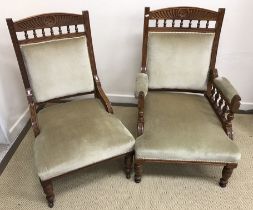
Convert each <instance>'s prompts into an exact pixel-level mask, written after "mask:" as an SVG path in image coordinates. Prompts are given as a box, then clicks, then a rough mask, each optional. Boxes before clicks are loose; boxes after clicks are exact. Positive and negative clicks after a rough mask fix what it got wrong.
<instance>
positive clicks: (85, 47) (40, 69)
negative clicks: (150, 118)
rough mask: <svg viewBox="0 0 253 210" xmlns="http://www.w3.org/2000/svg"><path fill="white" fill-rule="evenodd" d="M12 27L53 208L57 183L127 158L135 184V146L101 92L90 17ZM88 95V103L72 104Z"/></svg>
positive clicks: (37, 19) (40, 19)
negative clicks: (94, 167)
mask: <svg viewBox="0 0 253 210" xmlns="http://www.w3.org/2000/svg"><path fill="white" fill-rule="evenodd" d="M7 24H8V27H9V31H10V35H11V38H12V42H13V46H14V49H15V52H16V56H17V60H18V64H19V67H20V71H21V75H22V79H23V82H24V86H25V89H26V94H27V99H28V103H29V108H30V112H31V123H32V128H33V131H34V135H35V137H36V138H35V142H34V146H33V152H34V162H35V166H36V169H37V174H38V177H39V179H40V182H41V185H42V187H43V190H44V193H45V194H46V199H47V201H48V205H49V207H53V205H54V197H55V195H54V192H53V184H52V181H53V180H54V179H56V178H57V177H59V176H62V175H65V174H67V173H70V172H73V171H76V170H78V169H80V168H83V167H88V166H90V165H93V164H96V163H100V162H102V161H105V160H108V159H112V158H116V157H122V156H124V157H125V173H126V177H127V178H130V172H131V168H132V160H133V147H134V143H135V140H134V138H133V136H132V135H131V134H130V132H129V131H128V130H127V129H126V128H125V127H124V125H123V124H122V123H121V121H120V120H118V119H117V118H116V117H114V115H113V109H112V106H111V103H110V101H109V100H108V98H107V97H106V95H105V93H104V91H103V89H102V86H101V83H100V80H99V77H98V74H97V69H96V63H95V56H94V51H93V46H92V38H91V30H90V22H89V14H88V12H87V11H85V12H83V13H82V14H81V15H78V14H67V13H51V14H43V15H37V16H33V17H29V18H25V19H22V20H19V21H16V22H13V21H12V19H7ZM22 35H23V36H22ZM88 94H90V95H91V97H90V98H89V99H84V98H82V99H78V100H77V99H76V100H71V99H73V97H75V96H81V95H88ZM67 98H68V99H67Z"/></svg>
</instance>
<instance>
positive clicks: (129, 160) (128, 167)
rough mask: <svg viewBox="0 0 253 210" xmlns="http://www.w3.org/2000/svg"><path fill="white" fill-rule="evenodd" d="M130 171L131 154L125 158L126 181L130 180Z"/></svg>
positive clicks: (131, 165) (131, 163)
mask: <svg viewBox="0 0 253 210" xmlns="http://www.w3.org/2000/svg"><path fill="white" fill-rule="evenodd" d="M132 169H133V153H130V154H127V155H126V156H125V173H126V178H127V179H130V177H131V172H132Z"/></svg>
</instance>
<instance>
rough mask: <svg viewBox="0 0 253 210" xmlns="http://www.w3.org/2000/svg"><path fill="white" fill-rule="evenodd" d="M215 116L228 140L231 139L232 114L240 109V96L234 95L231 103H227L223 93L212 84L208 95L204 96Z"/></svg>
mask: <svg viewBox="0 0 253 210" xmlns="http://www.w3.org/2000/svg"><path fill="white" fill-rule="evenodd" d="M206 97H207V99H208V100H209V102H210V104H211V106H212V108H213V109H214V111H215V113H216V115H217V116H218V118H219V120H220V122H221V124H222V127H223V129H224V131H225V132H226V134H227V136H228V137H229V138H230V139H233V129H232V120H233V119H234V113H235V112H236V111H238V109H239V107H240V100H241V98H240V96H238V95H235V96H234V98H233V99H232V101H231V102H229V101H228V100H227V99H226V97H225V96H224V95H223V93H222V92H221V91H220V90H219V89H218V88H217V86H216V85H215V84H214V83H213V84H212V86H211V93H210V95H209V96H208V95H206Z"/></svg>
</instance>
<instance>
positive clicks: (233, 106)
mask: <svg viewBox="0 0 253 210" xmlns="http://www.w3.org/2000/svg"><path fill="white" fill-rule="evenodd" d="M224 14H225V9H224V8H220V9H219V10H218V12H216V11H211V10H207V9H203V8H197V7H173V8H165V9H159V10H153V11H150V8H149V7H146V8H145V14H144V29H143V45H142V62H141V73H146V74H147V46H148V33H149V32H197V33H214V41H213V45H212V51H211V60H210V66H209V75H208V82H207V90H206V91H199V90H188V89H186V90H185V89H184V90H182V89H167V88H166V89H165V88H163V89H150V88H149V89H148V91H177V92H192V93H201V94H204V96H205V97H206V98H207V100H208V101H209V103H210V105H211V107H212V109H213V111H214V112H215V113H216V115H217V117H218V119H219V121H220V122H221V125H222V128H223V129H224V131H225V133H226V135H227V136H228V137H229V138H230V139H231V140H233V130H232V120H233V118H234V113H235V112H236V111H238V109H239V107H240V100H241V98H240V96H239V95H235V96H234V97H233V98H232V100H231V101H228V100H227V98H226V97H225V96H224V94H223V93H222V91H221V90H220V89H219V88H218V87H217V85H215V84H214V79H215V78H216V77H218V72H217V69H216V68H215V63H216V56H217V50H218V44H219V38H220V32H221V28H222V22H223V18H224ZM152 21H153V22H155V26H151V23H152ZM169 21H170V24H168V22H169ZM176 21H178V22H179V24H178V26H176V24H175V23H176ZM194 21H195V23H196V24H195V25H194V24H193V22H194ZM211 21H212V22H214V23H215V24H214V26H213V27H211V25H210V23H211ZM161 22H162V24H161ZM201 23H204V27H201ZM137 97H138V120H137V135H138V136H141V135H142V134H143V132H144V116H145V115H144V105H145V100H144V97H145V95H144V92H143V91H140V92H139V93H138V96H137ZM145 162H162V163H177V164H199V163H200V164H213V165H221V166H224V168H223V170H222V178H221V179H220V182H219V185H220V186H221V187H226V185H227V183H228V179H229V178H230V176H231V175H232V172H233V169H234V168H236V167H237V163H224V162H203V161H202V162H196V161H172V160H171V161H170V160H151V159H136V158H135V164H134V169H135V182H136V183H139V182H140V181H141V176H142V172H143V164H144V163H145Z"/></svg>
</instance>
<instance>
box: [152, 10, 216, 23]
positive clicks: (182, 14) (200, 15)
mask: <svg viewBox="0 0 253 210" xmlns="http://www.w3.org/2000/svg"><path fill="white" fill-rule="evenodd" d="M217 14H218V13H217V12H215V11H211V10H207V9H202V8H197V7H174V8H173V7H172V8H165V9H159V10H154V11H151V12H150V19H172V20H175V19H178V20H181V19H184V20H216V18H217Z"/></svg>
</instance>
